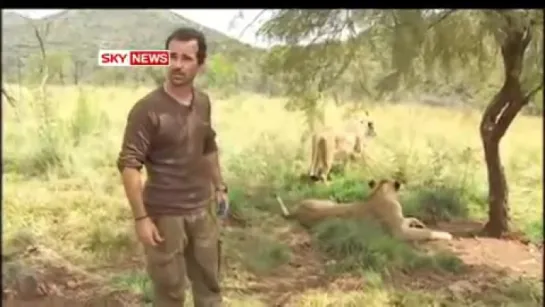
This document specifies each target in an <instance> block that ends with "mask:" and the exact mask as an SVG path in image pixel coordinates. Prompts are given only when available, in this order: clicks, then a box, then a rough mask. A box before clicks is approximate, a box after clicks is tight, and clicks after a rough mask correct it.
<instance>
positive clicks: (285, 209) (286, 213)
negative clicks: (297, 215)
mask: <svg viewBox="0 0 545 307" xmlns="http://www.w3.org/2000/svg"><path fill="white" fill-rule="evenodd" d="M276 201H277V202H278V204H279V205H280V210H282V216H283V217H284V218H290V217H291V214H290V211H289V210H288V207H286V205H285V204H284V201H282V198H280V196H278V195H276Z"/></svg>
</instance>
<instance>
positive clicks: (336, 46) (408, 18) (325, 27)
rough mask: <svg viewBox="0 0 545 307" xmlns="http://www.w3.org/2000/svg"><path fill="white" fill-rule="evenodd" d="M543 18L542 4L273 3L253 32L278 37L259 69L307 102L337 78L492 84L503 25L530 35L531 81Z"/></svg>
mask: <svg viewBox="0 0 545 307" xmlns="http://www.w3.org/2000/svg"><path fill="white" fill-rule="evenodd" d="M542 25H543V12H542V11H541V10H276V11H274V12H273V14H272V17H271V18H270V19H269V20H268V21H267V22H265V23H264V25H263V26H262V27H261V29H260V31H259V35H261V36H264V37H267V38H269V39H274V40H277V41H280V42H282V45H280V46H277V47H275V48H273V50H272V51H271V52H270V53H269V56H268V57H267V59H266V61H265V62H264V69H265V71H266V72H267V73H269V74H274V75H277V76H279V77H280V80H281V81H282V83H283V84H285V85H286V93H285V94H287V95H289V96H291V97H292V98H294V99H295V100H297V98H303V97H305V99H302V100H307V101H312V100H315V99H318V98H319V97H320V96H321V95H323V94H324V93H327V92H328V91H332V90H337V89H339V88H340V86H337V85H338V84H340V83H339V82H340V81H339V80H342V82H343V83H342V84H343V85H342V88H343V89H345V88H346V87H347V86H348V85H347V84H346V82H348V83H349V84H350V88H359V89H360V93H363V92H365V93H368V94H384V93H391V92H394V91H397V90H400V89H402V88H405V89H407V90H408V89H411V88H415V87H418V86H422V85H423V83H424V82H425V81H433V83H434V84H437V83H438V82H439V81H440V80H441V79H444V81H445V83H447V84H455V83H456V82H462V83H465V84H467V85H470V86H473V87H476V85H478V84H482V85H484V84H495V83H497V80H495V79H494V78H490V74H491V72H495V71H497V72H500V69H501V68H500V67H501V66H500V65H501V62H500V61H499V57H498V55H499V53H498V51H499V46H500V44H501V43H502V41H503V40H504V39H505V37H506V33H505V31H508V29H511V30H509V31H513V30H516V29H519V30H524V29H528V31H530V33H531V35H532V40H531V42H530V46H529V47H528V50H527V54H526V57H525V65H524V71H523V78H524V83H525V84H529V85H528V87H530V84H533V85H534V86H535V82H536V80H540V79H542V75H543V64H542V63H543V26H542ZM367 69H372V70H374V71H375V73H374V75H373V76H372V77H371V76H370V74H369V73H368V72H367ZM378 71H382V75H381V76H377V73H376V72H378ZM501 71H503V70H501ZM455 80H459V81H456V82H455ZM300 107H303V106H302V105H301V104H300Z"/></svg>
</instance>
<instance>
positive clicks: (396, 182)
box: [394, 180, 401, 191]
mask: <svg viewBox="0 0 545 307" xmlns="http://www.w3.org/2000/svg"><path fill="white" fill-rule="evenodd" d="M399 188H401V182H399V181H397V180H396V181H394V189H395V190H396V191H399Z"/></svg>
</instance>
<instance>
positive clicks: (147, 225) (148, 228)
mask: <svg viewBox="0 0 545 307" xmlns="http://www.w3.org/2000/svg"><path fill="white" fill-rule="evenodd" d="M135 228H136V235H137V236H138V240H140V242H142V244H145V245H149V246H157V245H158V244H159V243H161V242H163V238H162V237H161V235H160V234H159V230H158V229H157V226H155V223H153V221H152V220H151V219H150V218H149V217H146V218H144V219H141V220H138V221H135Z"/></svg>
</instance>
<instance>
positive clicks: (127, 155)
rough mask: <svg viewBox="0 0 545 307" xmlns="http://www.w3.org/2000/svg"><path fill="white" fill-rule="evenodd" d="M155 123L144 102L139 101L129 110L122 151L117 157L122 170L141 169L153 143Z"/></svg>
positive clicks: (118, 165) (118, 166)
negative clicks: (128, 168) (127, 168)
mask: <svg viewBox="0 0 545 307" xmlns="http://www.w3.org/2000/svg"><path fill="white" fill-rule="evenodd" d="M153 131H154V125H153V121H152V118H151V114H150V113H149V111H148V110H147V108H145V105H144V104H143V103H142V102H138V103H137V104H136V105H134V107H133V108H132V109H131V111H130V112H129V115H128V118H127V125H126V126H125V133H124V135H123V142H122V145H121V151H120V153H119V157H118V159H117V168H118V169H119V171H120V172H122V171H123V169H124V168H126V167H130V168H135V169H138V170H140V169H141V168H142V165H143V164H144V161H145V159H146V156H147V154H148V150H149V147H150V143H151V136H152V134H153Z"/></svg>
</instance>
